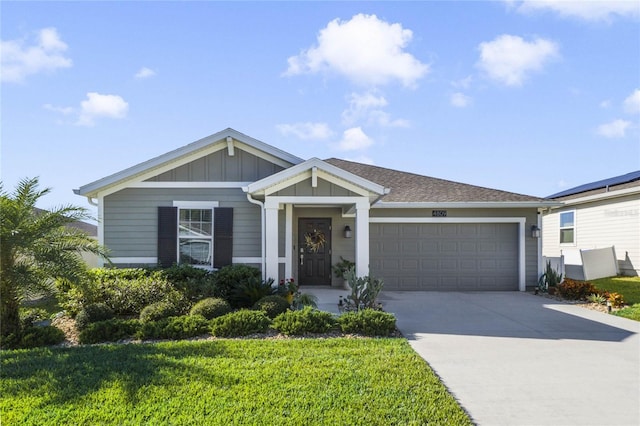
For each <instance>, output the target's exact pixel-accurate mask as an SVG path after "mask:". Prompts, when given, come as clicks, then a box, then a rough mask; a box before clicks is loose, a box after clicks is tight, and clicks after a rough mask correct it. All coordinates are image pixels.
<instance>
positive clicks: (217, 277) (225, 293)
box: [213, 265, 262, 306]
mask: <svg viewBox="0 0 640 426" xmlns="http://www.w3.org/2000/svg"><path fill="white" fill-rule="evenodd" d="M261 277H262V273H261V272H260V269H258V268H254V267H252V266H247V265H229V266H225V267H224V268H221V269H220V270H218V271H217V272H215V273H213V285H214V287H215V296H216V297H221V298H223V299H225V300H229V298H230V296H231V293H232V292H233V290H234V289H235V288H236V287H238V286H239V285H240V284H242V283H245V282H247V281H249V280H251V279H253V278H257V279H260V278H261ZM256 300H257V299H256ZM254 302H255V300H254ZM254 302H253V303H254ZM253 303H251V304H250V305H249V306H251V305H252V304H253Z"/></svg>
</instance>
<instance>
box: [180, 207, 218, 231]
mask: <svg viewBox="0 0 640 426" xmlns="http://www.w3.org/2000/svg"><path fill="white" fill-rule="evenodd" d="M183 213H184V214H183ZM211 218H212V215H211V210H200V209H182V210H180V223H179V224H178V235H179V236H181V237H189V236H191V237H210V236H211V230H212V223H211Z"/></svg>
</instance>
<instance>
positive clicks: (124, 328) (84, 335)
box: [78, 319, 140, 343]
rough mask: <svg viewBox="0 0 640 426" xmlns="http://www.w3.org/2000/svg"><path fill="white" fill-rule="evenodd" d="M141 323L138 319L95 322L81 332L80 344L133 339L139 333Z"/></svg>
mask: <svg viewBox="0 0 640 426" xmlns="http://www.w3.org/2000/svg"><path fill="white" fill-rule="evenodd" d="M139 327H140V321H138V320H136V319H131V320H123V319H110V320H106V321H99V322H93V323H91V324H89V325H87V327H86V328H85V329H84V330H82V331H81V332H80V335H79V336H78V340H79V341H80V343H100V342H115V341H118V340H122V339H126V338H127V337H132V336H134V335H135V334H136V332H137V331H138V328H139Z"/></svg>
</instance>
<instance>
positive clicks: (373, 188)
mask: <svg viewBox="0 0 640 426" xmlns="http://www.w3.org/2000/svg"><path fill="white" fill-rule="evenodd" d="M314 168H315V169H317V170H321V171H323V172H326V173H327V174H329V175H332V176H334V177H336V178H338V179H342V180H343V181H346V182H349V183H351V184H354V185H356V186H358V187H360V188H362V189H364V190H366V191H368V192H369V193H373V194H375V195H378V196H379V195H383V194H385V193H387V192H388V189H387V188H385V187H384V185H380V184H378V183H375V182H372V181H371V180H368V179H366V178H363V177H362V176H359V175H356V174H353V173H351V172H349V171H348V170H345V169H343V168H341V167H336V166H335V165H333V164H330V163H328V162H325V161H322V160H320V159H318V158H311V159H310V160H307V161H305V162H303V163H300V164H296V165H295V166H292V167H289V168H288V169H284V170H282V171H280V172H278V173H275V174H273V175H271V176H267V177H266V178H264V179H261V180H259V181H257V182H254V183H252V184H250V185H248V186H247V192H248V193H250V194H255V193H260V192H261V191H264V190H266V189H267V188H269V187H272V186H274V185H276V184H278V183H281V182H286V181H287V180H289V179H291V178H293V177H295V176H298V175H300V174H303V173H308V172H310V171H312V169H314Z"/></svg>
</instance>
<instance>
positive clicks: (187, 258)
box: [178, 208, 213, 267]
mask: <svg viewBox="0 0 640 426" xmlns="http://www.w3.org/2000/svg"><path fill="white" fill-rule="evenodd" d="M178 250H179V251H178V253H179V263H181V264H185V263H186V264H188V265H196V266H209V267H210V266H212V264H211V262H212V259H213V210H212V209H182V208H181V209H179V211H178Z"/></svg>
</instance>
